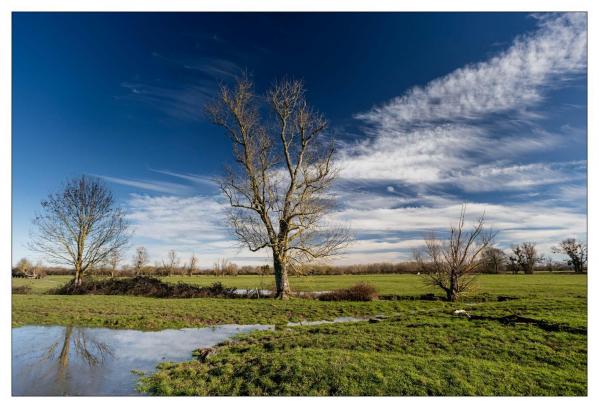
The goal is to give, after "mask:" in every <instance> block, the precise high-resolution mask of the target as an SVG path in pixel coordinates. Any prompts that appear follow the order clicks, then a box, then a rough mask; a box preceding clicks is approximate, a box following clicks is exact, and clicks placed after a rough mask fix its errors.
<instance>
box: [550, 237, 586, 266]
mask: <svg viewBox="0 0 599 408" xmlns="http://www.w3.org/2000/svg"><path fill="white" fill-rule="evenodd" d="M552 251H553V252H554V253H556V254H562V255H567V256H568V258H569V259H568V265H570V266H572V268H574V272H575V273H584V272H586V270H587V258H588V249H587V244H586V243H584V242H582V241H578V240H576V238H568V239H564V240H563V241H562V242H560V244H559V246H557V247H553V248H552Z"/></svg>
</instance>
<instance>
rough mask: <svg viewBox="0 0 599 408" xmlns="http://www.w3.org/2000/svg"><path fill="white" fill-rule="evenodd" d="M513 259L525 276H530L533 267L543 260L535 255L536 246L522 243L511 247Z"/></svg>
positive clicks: (532, 243)
mask: <svg viewBox="0 0 599 408" xmlns="http://www.w3.org/2000/svg"><path fill="white" fill-rule="evenodd" d="M512 252H513V258H515V262H517V263H518V265H519V266H520V268H521V269H522V270H523V271H524V273H525V274H527V275H531V274H532V273H533V272H534V268H535V265H536V264H537V263H539V262H541V261H542V260H543V257H542V256H540V255H539V254H538V253H537V245H536V244H535V243H534V242H523V243H521V244H519V245H514V246H513V247H512Z"/></svg>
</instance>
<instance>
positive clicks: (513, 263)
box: [507, 254, 520, 275]
mask: <svg viewBox="0 0 599 408" xmlns="http://www.w3.org/2000/svg"><path fill="white" fill-rule="evenodd" d="M507 260H508V262H507V268H508V270H509V271H510V272H511V273H513V274H514V275H517V274H518V272H519V271H520V263H519V262H518V257H517V256H516V255H514V254H512V255H509V256H508V257H507Z"/></svg>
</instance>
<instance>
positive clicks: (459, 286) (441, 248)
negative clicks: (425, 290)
mask: <svg viewBox="0 0 599 408" xmlns="http://www.w3.org/2000/svg"><path fill="white" fill-rule="evenodd" d="M465 215H466V207H465V206H464V207H462V211H461V213H460V218H459V221H458V223H457V225H456V226H451V227H450V230H449V236H448V238H447V239H441V238H438V237H437V236H436V235H435V234H434V233H431V234H430V235H429V236H428V237H427V238H426V239H425V248H424V250H423V251H417V252H416V253H415V258H416V262H417V263H418V264H419V266H420V271H421V273H422V274H423V276H424V277H425V279H427V281H428V282H429V284H430V285H432V286H434V287H438V288H440V289H442V290H443V291H444V292H445V294H446V299H447V300H448V301H450V302H454V301H456V300H457V299H459V297H460V296H461V295H463V294H464V293H466V292H467V291H468V290H469V289H470V288H471V286H472V283H473V281H474V279H475V278H476V275H477V274H478V273H479V270H480V266H481V264H482V262H483V257H482V252H483V251H484V250H485V249H486V248H488V247H489V246H490V245H491V243H492V241H493V239H494V236H495V234H494V233H493V232H492V231H490V230H487V229H485V227H484V222H485V221H484V215H483V216H481V217H480V218H479V219H478V222H477V223H476V224H475V225H474V226H473V227H472V230H470V231H465V229H464V224H465Z"/></svg>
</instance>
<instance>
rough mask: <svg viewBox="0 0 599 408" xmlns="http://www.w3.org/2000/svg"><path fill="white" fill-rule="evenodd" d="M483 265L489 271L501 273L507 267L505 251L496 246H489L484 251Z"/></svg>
mask: <svg viewBox="0 0 599 408" xmlns="http://www.w3.org/2000/svg"><path fill="white" fill-rule="evenodd" d="M481 255H482V258H483V266H484V269H485V272H487V273H499V272H501V271H502V270H504V267H505V253H504V252H503V251H502V250H501V249H499V248H495V247H488V248H485V250H484V251H482V254H481Z"/></svg>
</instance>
